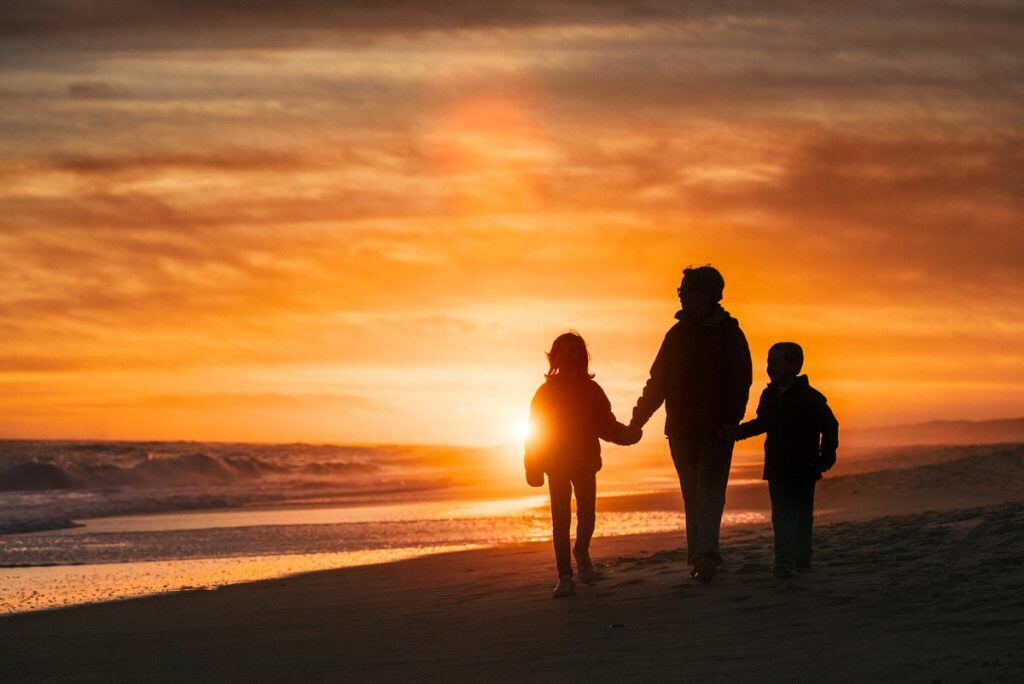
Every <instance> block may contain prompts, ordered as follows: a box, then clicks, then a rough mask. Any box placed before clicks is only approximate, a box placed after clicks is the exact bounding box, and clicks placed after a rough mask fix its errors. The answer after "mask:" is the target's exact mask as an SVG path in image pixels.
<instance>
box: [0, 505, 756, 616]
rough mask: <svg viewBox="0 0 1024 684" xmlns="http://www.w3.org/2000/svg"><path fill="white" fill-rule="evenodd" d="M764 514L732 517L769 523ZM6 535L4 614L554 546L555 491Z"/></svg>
mask: <svg viewBox="0 0 1024 684" xmlns="http://www.w3.org/2000/svg"><path fill="white" fill-rule="evenodd" d="M766 520H767V516H766V515H765V514H764V513H762V512H756V511H740V512H730V513H727V514H726V515H725V518H724V520H723V522H724V523H725V524H726V525H730V524H748V523H763V522H765V521H766ZM84 522H85V523H86V525H85V527H82V528H77V529H69V530H58V531H50V532H41V533H30V534H19V535H7V536H2V537H0V566H6V567H0V612H22V611H29V610H39V609H43V608H52V607H56V606H64V605H72V604H77V603H87V602H94V601H109V600H116V599H123V598H129V597H132V596H140V595H145V594H153V593H162V592H173V591H180V590H183V589H187V588H196V587H205V588H209V587H217V586H222V585H225V584H234V583H238V582H245V581H253V580H259V579H268V578H272V577H280V576H283V575H288V574H294V573H298V572H306V571H311V570H324V569H329V568H340V567H350V566H355V565H366V564H372V563H386V562H392V561H395V560H400V559H404V558H409V557H413V556H422V555H428V554H434V553H440V552H445V551H455V550H461V549H470V548H480V547H485V546H496V545H501V544H508V543H517V542H524V541H546V540H550V538H551V522H550V518H549V514H548V510H547V497H546V496H544V495H537V496H528V497H520V498H513V499H498V500H487V501H446V502H426V503H417V504H398V505H393V506H381V505H375V506H363V507H341V508H326V509H316V508H299V509H287V510H232V511H211V512H187V513H170V514H163V515H145V516H122V517H118V518H101V519H94V520H88V521H84ZM682 530H683V516H682V511H680V510H654V511H636V510H633V511H601V512H599V514H598V520H597V535H598V536H604V537H610V536H621V535H628V534H639V533H650V532H666V531H677V532H679V534H680V538H681V537H682Z"/></svg>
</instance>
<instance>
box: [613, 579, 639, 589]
mask: <svg viewBox="0 0 1024 684" xmlns="http://www.w3.org/2000/svg"><path fill="white" fill-rule="evenodd" d="M643 583H644V581H643V580H642V579H633V580H626V581H625V582H619V583H618V584H613V585H612V588H613V589H614V588H616V587H630V586H633V585H634V584H643Z"/></svg>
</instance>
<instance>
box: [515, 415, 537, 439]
mask: <svg viewBox="0 0 1024 684" xmlns="http://www.w3.org/2000/svg"><path fill="white" fill-rule="evenodd" d="M513 434H514V435H515V438H516V440H517V441H519V442H522V443H524V444H525V443H526V441H527V440H529V439H530V437H532V436H533V423H531V422H530V419H529V418H528V417H523V418H522V419H520V420H519V421H518V422H517V423H516V424H515V426H514V427H513Z"/></svg>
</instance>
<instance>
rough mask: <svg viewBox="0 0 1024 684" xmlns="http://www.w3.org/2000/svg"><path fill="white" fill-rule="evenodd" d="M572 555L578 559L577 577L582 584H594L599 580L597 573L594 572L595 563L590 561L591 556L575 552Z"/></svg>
mask: <svg viewBox="0 0 1024 684" xmlns="http://www.w3.org/2000/svg"><path fill="white" fill-rule="evenodd" d="M572 555H573V556H575V557H576V568H577V570H579V573H578V575H577V576H578V577H579V578H580V582H583V583H584V584H592V583H593V582H594V580H596V579H597V573H595V572H594V562H593V561H592V560H590V554H589V553H586V552H584V553H582V554H577V553H576V552H573V554H572Z"/></svg>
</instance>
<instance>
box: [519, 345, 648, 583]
mask: <svg viewBox="0 0 1024 684" xmlns="http://www.w3.org/2000/svg"><path fill="white" fill-rule="evenodd" d="M548 366H549V368H548V372H547V373H546V374H545V381H544V384H543V385H541V386H540V388H539V389H538V390H537V393H536V394H535V395H534V397H533V402H532V403H531V404H530V424H531V434H530V437H529V438H528V439H527V442H526V459H525V461H526V478H527V481H528V482H529V483H530V485H532V486H534V487H540V486H542V485H543V484H544V473H547V476H548V490H549V492H550V494H551V528H552V536H553V541H554V545H555V562H556V565H557V567H558V584H557V586H555V590H554V597H555V598H560V597H563V596H569V595H571V594H573V593H574V592H575V585H574V583H573V572H572V562H571V561H570V559H569V527H570V524H571V522H572V496H573V493H574V492H575V494H576V544H575V546H574V547H573V555H574V556H575V557H576V565H577V568H578V569H579V579H580V581H581V582H585V583H590V582H592V581H593V580H594V565H593V563H592V562H591V560H590V538H591V537H592V536H593V534H594V522H595V500H596V497H597V471H599V470H600V469H601V443H600V441H599V440H600V439H604V440H607V441H610V442H613V443H615V444H622V445H628V444H635V443H636V442H637V441H638V440H639V431H630V429H629V428H627V427H626V426H625V425H623V424H622V423H620V422H618V421H617V420H616V419H615V416H614V415H613V414H612V409H611V404H610V403H609V401H608V397H607V396H606V395H605V393H604V390H603V389H601V386H600V385H598V384H597V383H596V382H594V379H593V378H594V376H593V374H591V373H590V370H589V368H590V353H589V352H588V351H587V344H586V342H584V341H583V338H582V337H581V336H580V335H579V333H576V332H567V333H564V334H562V335H559V336H558V337H557V338H556V339H555V341H554V343H553V344H552V345H551V351H549V352H548Z"/></svg>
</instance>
